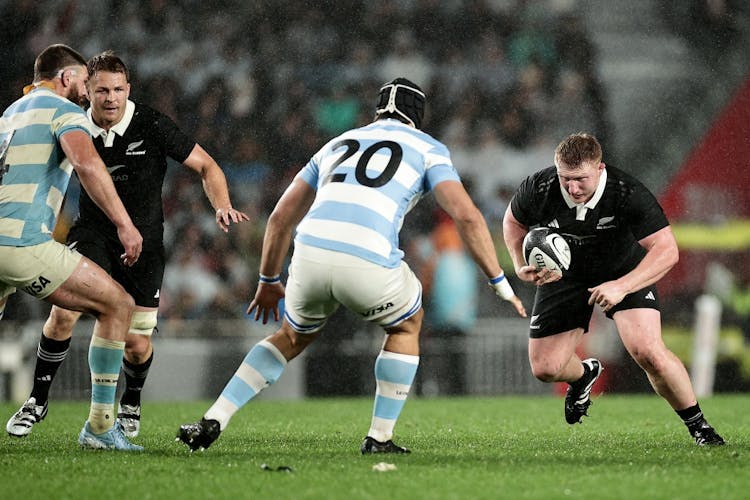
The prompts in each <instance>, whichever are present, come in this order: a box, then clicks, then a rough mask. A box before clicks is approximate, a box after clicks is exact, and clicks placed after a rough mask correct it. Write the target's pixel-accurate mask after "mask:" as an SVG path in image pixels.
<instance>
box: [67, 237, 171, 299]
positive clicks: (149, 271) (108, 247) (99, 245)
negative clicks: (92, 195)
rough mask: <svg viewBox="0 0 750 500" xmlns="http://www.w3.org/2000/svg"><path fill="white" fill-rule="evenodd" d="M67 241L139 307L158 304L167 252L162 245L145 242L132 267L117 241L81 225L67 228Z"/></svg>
mask: <svg viewBox="0 0 750 500" xmlns="http://www.w3.org/2000/svg"><path fill="white" fill-rule="evenodd" d="M67 241H68V245H70V246H74V247H75V249H76V250H78V251H79V252H80V253H81V254H83V255H85V256H86V257H88V258H89V259H91V260H93V261H94V262H96V263H97V264H98V265H99V266H101V267H102V268H103V269H104V270H105V271H107V273H109V274H110V275H111V276H112V278H114V280H115V281H117V282H118V283H120V284H121V285H122V286H123V288H125V290H126V291H127V292H128V293H129V294H130V295H131V296H132V297H133V300H135V303H136V305H138V306H141V307H159V290H160V288H161V284H162V280H163V279H164V266H165V265H166V256H165V252H164V246H163V245H158V247H156V248H154V245H147V244H146V243H145V242H144V245H143V251H142V252H141V255H140V257H139V258H138V261H137V262H136V263H135V264H133V266H132V267H128V266H126V265H125V264H123V263H122V260H121V259H120V255H122V245H121V244H120V242H119V241H113V240H111V239H108V238H106V237H105V236H102V235H101V234H100V233H98V232H96V231H94V230H92V229H90V228H87V227H85V226H81V225H75V224H74V225H73V227H72V228H70V231H69V232H68V238H67Z"/></svg>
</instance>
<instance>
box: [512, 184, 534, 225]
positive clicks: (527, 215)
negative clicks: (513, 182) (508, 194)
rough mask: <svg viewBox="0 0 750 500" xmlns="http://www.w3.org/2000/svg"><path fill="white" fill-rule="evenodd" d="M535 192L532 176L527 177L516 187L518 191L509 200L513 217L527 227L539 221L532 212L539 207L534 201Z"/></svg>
mask: <svg viewBox="0 0 750 500" xmlns="http://www.w3.org/2000/svg"><path fill="white" fill-rule="evenodd" d="M535 192H536V189H535V188H534V176H529V177H527V178H526V179H525V180H524V181H523V182H522V183H521V185H520V186H518V189H516V192H515V193H514V194H513V198H511V200H510V209H511V212H512V213H513V217H515V218H516V220H517V221H518V222H520V223H521V224H523V225H524V226H527V227H529V226H533V225H534V224H536V223H537V222H538V219H539V217H537V215H536V212H535V210H534V208H535V207H537V206H538V205H539V204H537V203H535V200H534V193H535Z"/></svg>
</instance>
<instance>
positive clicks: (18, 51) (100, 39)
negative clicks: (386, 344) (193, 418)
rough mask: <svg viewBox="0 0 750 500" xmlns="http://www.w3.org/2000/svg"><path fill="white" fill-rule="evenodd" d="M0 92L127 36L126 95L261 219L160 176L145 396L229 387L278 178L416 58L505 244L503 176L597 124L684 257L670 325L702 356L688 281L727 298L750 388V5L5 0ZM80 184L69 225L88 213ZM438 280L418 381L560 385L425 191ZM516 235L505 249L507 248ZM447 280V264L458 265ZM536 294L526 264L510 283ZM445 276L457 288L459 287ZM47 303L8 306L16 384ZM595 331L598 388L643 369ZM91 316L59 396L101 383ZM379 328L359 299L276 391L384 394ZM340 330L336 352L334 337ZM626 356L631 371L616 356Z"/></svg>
mask: <svg viewBox="0 0 750 500" xmlns="http://www.w3.org/2000/svg"><path fill="white" fill-rule="evenodd" d="M0 9H1V11H2V15H3V16H2V19H4V24H5V25H6V26H11V27H13V28H12V29H4V30H2V33H0V38H2V44H1V45H0V47H1V48H0V50H2V57H1V58H0V74H2V75H3V79H2V81H3V83H2V85H0V103H1V104H2V105H3V108H4V107H6V106H7V105H8V104H10V103H11V102H12V101H13V100H15V99H16V98H17V97H18V96H19V95H20V89H21V88H22V87H23V85H25V84H27V83H29V82H30V81H31V79H32V71H33V59H34V56H35V55H36V54H37V53H38V52H39V51H40V50H41V49H42V48H44V47H45V46H47V45H48V44H50V43H67V44H69V45H71V46H73V47H74V48H76V49H78V50H79V51H81V52H82V53H83V54H84V56H85V57H89V56H91V55H93V54H95V53H97V52H99V51H102V50H105V49H110V48H111V49H114V50H115V51H116V52H117V53H118V54H119V55H120V56H122V57H123V58H124V60H125V61H126V63H128V64H129V65H130V67H131V71H132V77H133V78H132V84H133V88H132V91H131V98H133V99H134V100H137V101H140V102H143V103H145V104H148V105H150V106H152V107H155V108H157V109H159V110H161V111H163V112H165V113H167V114H168V115H170V116H171V117H173V118H174V119H175V121H176V122H177V123H178V124H179V125H180V126H181V127H182V128H183V130H185V131H186V132H187V133H189V134H190V135H192V136H193V137H194V138H195V139H196V140H197V141H198V142H199V143H200V144H202V145H203V146H204V147H205V148H206V149H207V150H208V151H209V152H210V153H211V154H212V155H213V156H214V157H215V158H216V159H217V160H218V161H219V163H220V165H222V167H223V168H224V170H225V173H226V174H227V177H228V180H229V182H230V191H231V194H232V197H233V200H234V201H235V205H236V206H238V207H239V208H241V209H242V210H244V211H246V212H247V213H248V214H250V215H251V218H252V222H251V223H245V224H243V225H241V226H238V227H235V228H233V231H232V232H231V233H230V235H229V236H228V237H226V236H224V235H222V234H219V232H218V231H217V230H216V229H215V225H214V222H213V215H212V212H211V211H210V207H208V206H207V205H206V203H205V201H204V198H205V197H204V196H203V194H202V193H201V188H200V184H199V182H198V179H197V178H196V177H195V176H193V175H191V174H190V173H189V172H187V171H185V172H183V171H182V170H185V169H180V168H179V167H174V168H172V169H171V172H170V175H169V177H168V180H167V185H166V187H165V210H166V215H167V220H166V235H167V237H166V244H167V248H168V252H169V259H170V262H169V266H168V270H167V274H166V277H165V283H164V289H163V291H162V305H161V308H160V323H159V333H158V335H157V336H156V337H155V344H156V362H155V364H154V368H153V369H152V375H151V376H150V378H149V383H148V385H147V387H146V389H145V390H144V397H145V398H153V399H160V400H164V399H192V398H203V397H205V398H209V397H213V396H215V394H216V393H217V392H218V390H220V388H221V386H222V385H223V383H224V382H225V381H226V380H227V378H228V377H229V375H230V374H231V373H232V372H233V371H234V368H235V367H236V365H237V363H238V362H239V360H240V359H241V357H242V356H243V355H244V353H245V352H246V350H247V348H248V347H249V346H250V345H252V344H253V343H254V342H255V341H257V339H258V338H260V337H262V336H263V335H265V334H267V333H269V332H270V331H271V330H270V328H269V327H263V326H262V325H257V324H255V323H253V322H251V321H249V319H248V318H247V317H246V316H245V314H244V311H245V308H246V306H247V303H248V301H249V297H250V295H251V294H252V293H253V291H254V283H255V273H256V272H257V264H258V258H259V254H260V244H261V239H262V235H263V229H264V221H265V218H266V217H267V215H268V214H269V212H270V210H271V208H272V207H273V204H274V202H275V200H276V199H277V198H278V196H279V195H280V192H281V190H282V189H283V188H284V187H285V186H286V184H287V183H288V181H289V180H290V179H291V177H292V176H293V175H294V174H295V173H296V171H297V170H298V169H299V168H300V167H301V166H302V165H304V163H305V162H306V161H307V159H308V157H309V156H310V155H311V154H312V153H314V152H315V151H316V150H317V148H318V147H319V146H320V145H321V144H322V143H323V142H325V141H326V140H327V139H328V138H330V137H332V136H333V135H335V134H337V133H339V132H341V131H343V130H345V129H347V128H350V127H352V126H355V125H361V124H364V123H366V122H368V121H370V120H371V118H372V109H373V102H372V100H373V96H374V95H376V92H377V88H378V86H379V84H381V83H382V82H384V81H387V80H390V79H392V78H393V77H395V76H400V75H404V76H407V77H409V78H410V79H412V80H414V81H415V82H417V83H419V84H420V85H421V86H422V87H423V88H424V89H425V90H426V92H427V94H428V96H429V104H428V111H427V116H426V120H425V125H424V128H425V130H426V131H428V132H430V133H431V134H433V135H434V136H436V137H437V138H439V139H440V140H442V141H443V142H445V143H446V144H447V145H448V146H449V147H450V148H451V151H452V154H453V159H454V163H455V165H456V167H457V168H458V170H459V172H460V173H461V175H462V177H463V179H464V181H465V182H466V184H467V186H468V187H469V188H470V190H471V191H472V193H473V194H474V196H475V199H476V200H477V202H478V204H479V205H480V208H481V209H482V211H483V213H484V214H485V217H486V218H487V220H488V222H489V224H490V226H491V227H492V229H493V233H494V234H495V235H496V237H497V241H498V243H499V242H501V241H502V238H501V233H500V220H501V214H502V212H503V211H504V209H505V206H506V204H507V202H508V196H509V193H511V192H512V190H513V189H514V188H515V186H516V185H517V184H518V183H519V182H520V181H521V180H522V179H523V178H524V177H525V176H526V175H527V174H529V173H530V172H532V171H535V170H537V169H539V168H541V167H543V166H547V165H549V164H551V157H552V151H553V149H554V146H555V145H556V143H557V142H558V141H559V140H560V138H562V137H563V136H564V135H566V134H568V133H571V132H576V131H579V130H587V131H591V132H593V133H595V134H596V135H597V136H598V137H599V138H600V140H601V141H602V143H603V146H604V149H605V161H606V162H608V163H611V164H613V165H617V166H619V167H621V168H623V169H625V170H627V171H630V172H632V173H634V174H636V175H637V176H639V177H640V178H641V179H643V180H644V181H645V183H646V184H647V185H648V186H649V187H650V188H652V190H654V192H656V193H657V194H659V196H660V199H661V201H662V202H663V204H664V206H665V209H666V210H667V212H668V215H669V216H670V218H671V219H672V220H673V222H674V223H675V231H676V234H677V236H678V241H679V242H680V245H681V248H682V259H681V262H680V264H679V265H678V267H677V268H676V269H674V270H673V271H672V272H671V273H670V274H669V275H668V276H667V277H666V278H665V279H663V280H662V282H661V283H660V285H659V288H660V291H661V292H662V294H663V297H662V301H663V304H664V324H665V340H666V341H667V343H668V344H669V345H670V347H672V349H673V350H675V352H676V353H677V354H678V355H679V356H680V357H681V358H682V359H683V361H685V362H686V363H687V364H688V365H690V363H691V360H692V354H693V337H692V330H693V325H694V323H695V302H696V299H697V298H698V297H699V296H701V295H703V294H710V295H712V296H715V297H717V298H718V299H719V300H720V302H721V303H722V305H723V310H722V316H721V321H722V323H721V326H722V329H721V337H720V343H719V357H718V365H717V374H716V380H715V385H714V387H715V389H716V390H717V391H722V392H728V391H747V390H748V389H750V199H749V198H750V194H748V193H750V173H748V167H750V141H748V137H750V79H748V77H749V76H750V75H749V74H748V68H750V64H749V63H750V50H748V49H750V8H749V7H748V6H747V5H746V4H745V3H743V2H740V1H730V0H726V1H721V0H685V1H680V0H671V1H670V0H664V1H657V0H632V1H630V2H609V1H607V0H578V1H576V0H528V1H521V0H517V1H516V0H474V1H460V0H452V1H439V0H409V1H402V2H387V1H382V0H381V1H370V2H364V1H356V0H352V1H340V2H334V1H321V2H306V1H301V0H295V1H285V2H271V1H263V2H242V1H227V0H219V1H214V2H198V1H194V0H187V1H180V2H167V1H164V0H142V1H136V0H131V1H114V0H112V1H99V2H93V3H91V2H83V1H79V0H49V1H45V2H35V1H29V0H18V1H0ZM76 197H77V186H76V185H75V183H73V185H72V186H71V189H70V191H69V196H68V199H67V201H66V207H65V214H64V217H63V219H62V220H61V222H60V224H59V226H58V227H57V228H56V234H57V236H58V237H60V238H62V237H63V236H64V234H65V231H66V230H67V227H68V225H69V223H70V221H71V219H72V217H73V216H74V215H75V210H76V204H75V200H76ZM402 243H403V248H405V249H406V251H407V260H408V261H409V262H410V263H411V264H412V266H413V268H414V269H415V270H417V271H418V272H419V273H420V274H421V277H422V279H423V281H424V282H425V285H426V287H425V288H426V295H425V302H426V305H427V312H428V316H427V321H426V325H425V331H424V340H423V349H424V355H423V362H422V366H421V368H420V374H419V381H418V384H417V392H418V394H421V395H424V396H430V395H443V394H465V393H468V394H504V393H522V394H525V393H544V392H547V391H548V390H549V388H548V386H545V385H544V384H541V383H540V382H536V381H535V380H533V378H532V377H531V374H530V373H529V369H528V365H527V361H526V352H525V345H526V322H525V321H521V320H517V319H514V318H513V317H512V311H511V310H510V309H509V308H506V307H504V306H503V305H502V304H499V303H498V301H497V300H496V299H495V297H494V295H492V294H491V293H490V292H489V290H487V289H485V288H484V285H483V284H482V282H481V279H480V278H479V276H477V275H476V274H473V275H472V274H469V276H470V279H469V280H468V281H467V280H459V279H457V278H454V277H455V276H466V275H467V274H466V273H465V272H464V271H463V270H464V267H463V266H465V264H466V263H465V257H464V256H462V255H461V252H460V251H457V249H456V241H455V233H454V232H453V231H452V228H451V226H450V224H449V223H447V221H446V220H445V218H444V217H443V216H442V215H441V214H440V213H439V212H438V211H437V210H436V209H435V207H434V205H433V204H432V203H430V202H429V201H428V200H425V201H424V202H423V203H422V204H421V205H420V206H419V207H418V209H417V211H416V213H414V214H412V215H411V218H410V220H408V221H407V225H406V226H405V227H404V230H403V232H402ZM499 248H500V249H501V258H502V259H504V260H503V262H504V265H505V266H506V267H507V266H508V265H509V263H508V260H507V255H505V253H504V250H502V245H499ZM446 283H447V284H446ZM516 288H517V289H518V290H519V293H520V294H522V295H523V298H524V300H525V302H526V303H527V304H529V303H530V298H531V293H532V290H530V289H529V288H528V287H524V286H520V285H516ZM446 290H447V291H448V293H446ZM47 312H48V307H47V306H46V305H45V304H40V303H38V302H36V301H34V300H31V299H29V298H27V297H25V296H23V294H16V295H15V296H14V297H13V298H12V300H11V301H10V302H9V304H8V308H7V310H6V319H5V320H4V321H3V322H0V352H2V356H0V374H1V376H2V382H3V383H2V386H1V387H0V399H3V398H6V399H7V398H13V399H23V398H25V395H26V394H27V393H28V384H29V383H30V380H31V375H30V373H29V370H30V367H31V365H32V364H33V356H34V353H35V348H36V342H37V341H38V336H39V332H40V331H41V330H40V328H41V322H43V321H44V319H45V318H46V315H47ZM594 321H595V323H596V325H595V326H594V328H593V330H594V331H596V332H597V333H595V334H594V335H589V336H588V338H587V343H586V345H585V346H584V348H585V349H586V350H588V351H589V352H592V353H596V354H597V356H600V357H602V358H603V359H604V360H605V364H607V365H608V366H609V367H611V369H610V370H608V371H607V372H605V373H606V374H609V375H610V377H609V378H605V379H604V380H603V381H602V385H601V386H600V387H599V390H608V391H622V392H624V391H643V390H648V387H647V383H646V379H645V376H643V375H642V374H641V373H640V371H639V370H638V369H637V368H636V367H634V366H633V365H632V362H630V361H629V360H628V358H627V356H626V355H625V353H624V352H623V350H622V348H621V346H620V344H619V340H618V339H617V337H616V334H615V333H614V332H613V331H612V329H611V323H609V322H602V321H601V318H600V317H597V318H595V319H594ZM90 330H91V323H90V322H87V321H82V322H81V323H80V324H79V326H78V330H77V333H76V336H75V338H74V342H73V352H71V355H70V356H69V359H68V361H67V362H66V364H65V365H64V367H63V372H64V373H63V374H61V376H60V377H58V382H56V386H55V388H54V389H53V393H52V397H53V398H54V397H69V398H77V399H86V398H87V397H88V396H87V392H86V391H87V390H88V380H87V376H88V371H87V369H86V365H85V363H86V356H85V350H86V348H87V345H88V335H89V333H90ZM379 342H380V335H379V333H378V332H377V331H376V330H373V329H371V328H369V327H368V326H367V325H365V324H363V323H361V322H359V321H358V320H357V319H356V318H353V317H351V316H350V315H349V314H348V313H345V312H342V313H341V314H338V315H337V316H336V317H335V318H334V321H332V322H331V324H330V325H329V326H328V327H327V329H326V332H325V335H324V337H322V338H321V339H320V341H319V342H318V344H317V345H314V346H313V348H311V349H310V351H309V352H307V353H305V355H304V356H303V357H302V358H301V360H300V361H298V362H296V363H293V364H292V365H290V368H289V370H288V372H287V373H286V374H285V376H284V377H283V378H282V381H281V382H280V383H279V384H278V386H275V387H273V388H272V389H271V390H270V391H269V392H268V396H267V397H301V396H315V395H355V394H369V393H371V387H370V386H371V371H372V360H373V359H374V354H375V353H376V352H377V349H378V348H379ZM331 350H332V351H333V352H335V353H336V356H335V362H333V363H329V364H326V365H323V364H321V363H318V362H317V360H318V358H319V356H320V355H322V353H323V352H326V351H331ZM613 374H616V375H617V376H616V377H612V375H613Z"/></svg>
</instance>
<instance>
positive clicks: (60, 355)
mask: <svg viewBox="0 0 750 500" xmlns="http://www.w3.org/2000/svg"><path fill="white" fill-rule="evenodd" d="M67 355H68V349H65V350H64V351H62V352H49V351H45V350H43V349H42V348H41V347H38V348H37V350H36V357H37V358H39V359H41V360H43V361H49V362H51V363H57V362H60V361H63V360H64V359H65V356H67Z"/></svg>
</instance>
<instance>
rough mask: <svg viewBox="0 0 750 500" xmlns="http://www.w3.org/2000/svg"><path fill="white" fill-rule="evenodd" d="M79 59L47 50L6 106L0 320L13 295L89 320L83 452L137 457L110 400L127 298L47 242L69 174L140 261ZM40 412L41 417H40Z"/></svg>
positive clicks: (92, 268) (123, 257)
mask: <svg viewBox="0 0 750 500" xmlns="http://www.w3.org/2000/svg"><path fill="white" fill-rule="evenodd" d="M87 80H88V71H87V69H86V61H85V60H84V59H83V57H81V55H80V54H79V53H78V52H76V51H74V50H73V49H71V48H70V47H68V46H66V45H51V46H49V47H47V48H46V49H44V50H43V51H42V52H41V53H40V54H39V56H38V57H37V58H36V61H35V63H34V82H33V83H32V84H31V85H28V86H27V87H26V88H25V89H24V96H23V97H21V98H20V99H18V100H17V101H16V102H14V103H13V104H11V105H10V107H8V109H6V110H5V113H3V117H2V120H1V121H0V134H5V135H6V137H12V139H11V140H9V141H7V143H8V146H9V147H8V148H7V151H6V152H3V153H2V155H0V156H2V157H3V161H2V162H0V165H2V178H0V317H2V313H3V309H4V308H5V304H6V302H7V298H8V296H9V295H10V294H11V293H13V292H14V291H15V290H16V288H21V289H22V290H23V291H25V292H26V293H28V294H30V295H33V296H35V297H37V298H39V299H43V300H47V301H48V302H51V303H52V304H55V306H59V307H64V308H66V309H72V310H76V311H81V312H86V313H90V314H93V315H94V316H95V317H96V325H95V327H94V333H93V335H92V337H91V344H90V347H89V366H90V368H91V408H90V411H89V418H88V420H87V421H86V423H85V424H84V426H83V429H82V430H81V432H80V434H79V437H78V441H79V443H80V444H81V446H83V447H85V448H102V449H115V450H123V451H140V450H142V449H143V448H142V447H140V446H136V445H133V444H131V443H130V442H128V440H127V438H126V437H125V435H124V434H123V431H122V428H121V427H120V424H119V423H117V422H115V418H114V400H115V388H116V385H117V379H118V376H119V373H120V363H121V360H122V354H123V348H124V346H125V335H126V333H127V331H128V325H129V324H130V321H131V317H132V316H133V308H134V304H133V299H132V297H130V295H128V293H127V292H126V291H125V290H124V289H123V288H122V287H121V286H120V285H119V284H118V283H117V282H115V281H114V280H113V279H112V278H111V277H110V276H108V275H107V273H106V272H105V271H104V270H103V269H102V268H100V267H99V266H98V265H96V264H95V263H94V262H93V261H91V260H89V259H88V258H86V257H84V256H82V255H81V254H80V253H78V252H77V251H75V250H72V249H70V248H68V247H66V246H65V245H62V244H60V243H58V242H56V241H55V240H53V239H52V229H53V228H54V226H55V221H56V219H57V216H58V214H59V212H60V207H61V206H62V201H63V195H64V194H65V191H66V189H67V187H68V183H69V181H70V175H71V172H72V171H73V170H75V171H76V173H77V174H78V178H79V179H80V181H81V184H82V185H83V186H84V188H85V189H87V190H88V192H89V194H90V195H91V199H92V201H93V203H95V204H96V205H97V207H98V208H99V209H100V210H101V211H102V216H103V219H104V221H105V222H106V223H107V224H109V225H110V226H111V227H112V231H113V234H114V236H113V238H114V240H115V241H116V242H117V249H118V251H117V255H115V256H114V258H115V259H116V260H117V261H118V262H121V265H123V267H128V266H131V265H134V264H137V263H138V260H139V259H138V257H139V256H140V254H141V245H142V243H143V238H142V237H141V234H140V233H139V231H138V229H136V227H135V226H134V225H133V222H132V221H131V219H130V217H129V216H128V213H127V212H126V211H125V207H124V206H123V204H122V202H121V200H120V198H119V196H118V195H117V191H116V190H115V186H114V185H113V183H112V179H111V178H110V176H109V175H108V174H107V171H106V168H105V165H104V163H103V162H102V160H101V158H100V157H99V155H98V154H97V153H96V149H94V145H93V143H92V141H91V135H90V132H89V125H90V123H89V121H88V120H87V118H86V114H85V113H84V111H83V109H81V107H80V106H82V105H83V104H84V103H85V102H86V100H87V89H86V81H87ZM45 412H46V406H45V407H44V408H43V409H42V411H41V412H40V413H39V414H38V417H39V418H40V419H41V418H44V413H45Z"/></svg>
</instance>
